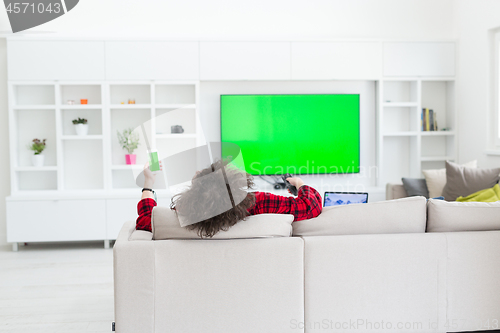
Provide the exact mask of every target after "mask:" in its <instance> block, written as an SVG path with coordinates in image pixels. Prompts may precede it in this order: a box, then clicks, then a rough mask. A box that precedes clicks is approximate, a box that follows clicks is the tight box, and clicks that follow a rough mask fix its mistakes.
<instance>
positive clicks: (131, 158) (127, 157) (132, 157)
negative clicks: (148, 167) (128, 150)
mask: <svg viewBox="0 0 500 333" xmlns="http://www.w3.org/2000/svg"><path fill="white" fill-rule="evenodd" d="M136 157H137V155H135V154H126V155H125V161H126V162H127V164H135V158H136Z"/></svg>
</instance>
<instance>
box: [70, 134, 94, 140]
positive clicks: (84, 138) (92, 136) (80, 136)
mask: <svg viewBox="0 0 500 333" xmlns="http://www.w3.org/2000/svg"><path fill="white" fill-rule="evenodd" d="M102 138H103V136H102V135H90V134H89V135H85V136H84V135H63V136H62V137H61V139H62V140H101V139H102Z"/></svg>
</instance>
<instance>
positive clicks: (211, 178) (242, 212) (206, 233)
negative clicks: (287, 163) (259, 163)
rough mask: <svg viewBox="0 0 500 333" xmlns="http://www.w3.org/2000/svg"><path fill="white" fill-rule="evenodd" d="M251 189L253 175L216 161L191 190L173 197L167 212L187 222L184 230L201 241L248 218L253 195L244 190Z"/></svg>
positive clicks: (203, 172)
mask: <svg viewBox="0 0 500 333" xmlns="http://www.w3.org/2000/svg"><path fill="white" fill-rule="evenodd" d="M253 186H254V182H253V177H252V175H250V174H248V173H247V172H244V171H241V170H240V169H238V168H236V167H234V166H232V165H229V161H227V160H218V161H216V162H214V163H212V164H211V165H210V166H209V167H208V168H205V169H203V170H201V171H199V172H197V174H196V175H195V177H194V178H193V181H192V184H191V186H190V187H189V188H188V189H187V190H186V191H184V192H182V193H179V194H176V195H175V196H173V197H172V203H171V204H170V208H171V209H175V210H176V213H177V216H178V217H179V219H181V218H182V220H183V221H188V223H189V225H187V226H186V228H188V229H190V230H196V231H197V233H198V235H199V236H200V237H201V238H203V237H208V238H211V237H213V236H214V235H215V234H217V233H218V232H219V231H221V230H223V231H227V230H228V229H229V228H230V227H232V226H233V225H235V224H236V223H237V222H238V221H241V220H244V219H245V218H246V217H247V216H248V215H250V214H249V213H248V209H249V208H250V207H252V206H253V205H254V204H255V195H254V194H253V193H247V192H246V190H245V188H247V189H251V188H252V187H253ZM228 198H230V202H229V201H228ZM224 203H225V204H224ZM228 204H229V206H228ZM221 207H227V209H225V208H221ZM221 210H222V211H223V212H222V213H220V211H221ZM207 217H208V218H207Z"/></svg>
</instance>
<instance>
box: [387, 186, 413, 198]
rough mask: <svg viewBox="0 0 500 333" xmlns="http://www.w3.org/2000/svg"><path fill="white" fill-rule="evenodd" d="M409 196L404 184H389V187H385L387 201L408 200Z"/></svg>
mask: <svg viewBox="0 0 500 333" xmlns="http://www.w3.org/2000/svg"><path fill="white" fill-rule="evenodd" d="M407 196H408V194H407V193H406V190H405V188H404V186H403V184H391V183H387V185H386V187H385V199H386V200H393V199H400V198H406V197H407Z"/></svg>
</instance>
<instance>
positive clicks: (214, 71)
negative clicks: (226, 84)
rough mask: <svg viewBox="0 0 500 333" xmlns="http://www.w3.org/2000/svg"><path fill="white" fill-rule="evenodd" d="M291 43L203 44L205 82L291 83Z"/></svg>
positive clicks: (202, 68) (203, 78)
mask: <svg viewBox="0 0 500 333" xmlns="http://www.w3.org/2000/svg"><path fill="white" fill-rule="evenodd" d="M290 78H291V71H290V43H288V42H201V43H200V79H201V80H290Z"/></svg>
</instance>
